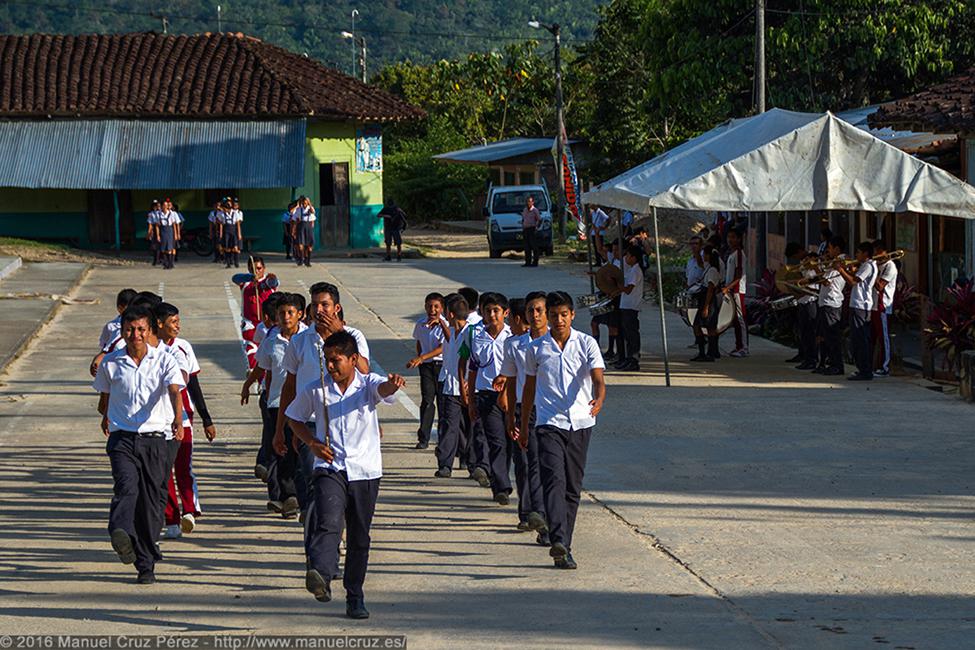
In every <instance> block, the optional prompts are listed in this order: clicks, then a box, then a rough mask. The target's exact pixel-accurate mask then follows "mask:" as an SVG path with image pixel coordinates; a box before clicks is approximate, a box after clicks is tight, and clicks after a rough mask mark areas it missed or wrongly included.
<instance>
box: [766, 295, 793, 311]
mask: <svg viewBox="0 0 975 650" xmlns="http://www.w3.org/2000/svg"><path fill="white" fill-rule="evenodd" d="M798 304H799V301H798V300H796V297H795V296H781V297H779V298H776V299H775V300H773V301H771V302H770V303H769V307H771V308H772V311H785V310H786V309H792V308H793V307H795V306H796V305H798Z"/></svg>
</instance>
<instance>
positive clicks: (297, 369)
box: [284, 325, 369, 389]
mask: <svg viewBox="0 0 975 650" xmlns="http://www.w3.org/2000/svg"><path fill="white" fill-rule="evenodd" d="M345 331H346V332H348V333H349V334H351V335H352V338H354V339H355V342H356V346H357V347H358V348H359V356H360V357H365V359H366V360H367V361H368V360H369V344H368V343H366V337H365V336H363V335H362V332H360V331H359V330H357V329H356V328H354V327H349V326H348V325H346V326H345ZM323 343H324V340H323V339H322V337H321V335H320V334H319V333H318V330H316V329H315V328H314V327H309V328H308V329H306V330H305V331H303V332H300V333H298V334H295V335H294V336H292V337H291V342H290V343H289V344H288V349H287V350H286V351H285V355H284V370H285V372H289V373H291V374H292V375H294V376H295V388H296V389H297V388H298V387H299V386H306V385H308V384H309V383H311V382H313V381H321V374H322V365H321V364H323V363H324V361H323V360H322V357H321V355H322V348H321V346H322V344H323ZM326 376H327V375H326Z"/></svg>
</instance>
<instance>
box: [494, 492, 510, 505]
mask: <svg viewBox="0 0 975 650" xmlns="http://www.w3.org/2000/svg"><path fill="white" fill-rule="evenodd" d="M494 501H495V502H496V503H497V504H498V505H502V506H506V505H508V503H509V502H510V499H509V498H508V495H507V494H506V493H504V492H498V493H497V494H495V495H494Z"/></svg>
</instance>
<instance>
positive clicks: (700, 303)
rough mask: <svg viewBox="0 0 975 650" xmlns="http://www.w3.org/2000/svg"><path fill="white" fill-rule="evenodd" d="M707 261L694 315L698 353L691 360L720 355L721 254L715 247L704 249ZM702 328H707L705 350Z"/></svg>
mask: <svg viewBox="0 0 975 650" xmlns="http://www.w3.org/2000/svg"><path fill="white" fill-rule="evenodd" d="M704 258H705V260H706V262H707V266H706V269H705V271H704V277H703V278H702V279H701V284H702V285H704V286H705V287H707V288H706V289H704V290H703V291H698V292H697V294H695V295H696V297H697V315H696V316H695V317H694V337H695V340H696V341H697V347H698V353H697V356H696V357H693V358H692V359H691V361H714V360H715V359H717V358H718V357H720V356H721V355H720V353H719V352H718V334H717V328H718V312H720V311H721V255H719V254H718V250H717V249H716V248H711V247H708V248H706V249H705V250H704ZM704 328H707V330H708V334H707V346H708V348H707V352H705V350H704V341H705V336H704Z"/></svg>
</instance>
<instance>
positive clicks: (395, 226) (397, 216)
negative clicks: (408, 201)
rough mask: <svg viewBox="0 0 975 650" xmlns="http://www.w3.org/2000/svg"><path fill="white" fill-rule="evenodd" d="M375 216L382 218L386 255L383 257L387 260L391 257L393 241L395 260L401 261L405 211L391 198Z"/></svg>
mask: <svg viewBox="0 0 975 650" xmlns="http://www.w3.org/2000/svg"><path fill="white" fill-rule="evenodd" d="M376 216H378V217H379V218H381V219H382V220H383V236H384V238H385V240H386V257H384V258H383V259H384V260H385V261H387V262H388V261H390V260H391V259H392V256H391V253H392V248H393V242H395V243H396V261H397V262H399V261H402V259H403V231H404V230H406V213H405V212H403V210H402V209H400V208H399V207H398V206H397V205H396V203H395V202H394V201H392V200H391V201H390V202H389V203H387V204H386V205H385V206H384V207H383V209H382V210H380V211H379V214H378V215H376Z"/></svg>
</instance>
